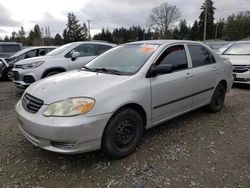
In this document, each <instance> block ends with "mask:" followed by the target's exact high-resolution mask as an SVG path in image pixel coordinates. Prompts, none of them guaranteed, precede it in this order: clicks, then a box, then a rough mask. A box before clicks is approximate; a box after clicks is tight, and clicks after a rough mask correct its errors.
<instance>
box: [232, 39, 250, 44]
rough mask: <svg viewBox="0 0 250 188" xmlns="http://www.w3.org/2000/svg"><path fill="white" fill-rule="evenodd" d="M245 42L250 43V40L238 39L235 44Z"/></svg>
mask: <svg viewBox="0 0 250 188" xmlns="http://www.w3.org/2000/svg"><path fill="white" fill-rule="evenodd" d="M245 43H250V40H244V41H237V42H235V43H234V44H245Z"/></svg>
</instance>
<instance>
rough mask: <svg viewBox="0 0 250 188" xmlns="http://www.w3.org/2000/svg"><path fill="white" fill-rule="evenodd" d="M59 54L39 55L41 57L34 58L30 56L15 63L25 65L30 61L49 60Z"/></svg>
mask: <svg viewBox="0 0 250 188" xmlns="http://www.w3.org/2000/svg"><path fill="white" fill-rule="evenodd" d="M55 57H57V56H39V57H32V58H28V59H23V60H20V61H18V62H17V63H15V64H16V65H25V64H30V63H34V62H37V61H48V60H50V59H54V58H55Z"/></svg>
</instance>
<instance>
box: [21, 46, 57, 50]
mask: <svg viewBox="0 0 250 188" xmlns="http://www.w3.org/2000/svg"><path fill="white" fill-rule="evenodd" d="M40 48H57V46H31V47H26V48H24V49H27V50H33V49H40Z"/></svg>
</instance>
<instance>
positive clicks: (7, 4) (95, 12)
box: [0, 0, 250, 37]
mask: <svg viewBox="0 0 250 188" xmlns="http://www.w3.org/2000/svg"><path fill="white" fill-rule="evenodd" d="M214 1H215V0H214ZM163 2H168V3H170V4H172V5H176V6H177V7H178V8H179V9H180V11H181V13H182V19H184V18H185V19H186V20H187V22H188V23H193V21H194V20H195V19H197V18H198V16H199V14H200V7H201V4H202V3H203V2H204V0H168V1H166V0H72V1H59V0H42V1H35V0H0V37H4V36H5V35H10V34H11V32H12V31H14V30H15V31H18V30H19V28H20V26H24V29H25V30H26V31H27V32H28V31H29V30H30V29H31V28H33V27H34V25H35V24H39V25H40V26H41V27H45V26H49V27H50V30H51V33H52V35H54V34H55V33H60V34H61V33H62V31H63V29H64V28H65V24H66V20H67V12H73V13H74V14H75V15H76V16H77V18H78V19H79V20H80V21H81V22H86V20H88V19H89V20H91V33H92V35H93V34H94V33H97V32H98V31H100V29H101V28H103V27H104V28H109V29H110V30H112V29H113V28H114V27H121V26H124V27H129V26H132V25H141V26H142V27H145V25H146V21H145V20H146V18H147V17H148V15H149V13H150V10H151V9H152V8H153V7H155V6H158V5H160V4H161V3H163ZM215 7H216V8H217V10H216V12H215V19H219V18H226V17H227V16H228V15H230V14H232V13H235V12H238V11H245V10H250V0H216V2H215Z"/></svg>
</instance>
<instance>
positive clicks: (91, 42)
mask: <svg viewBox="0 0 250 188" xmlns="http://www.w3.org/2000/svg"><path fill="white" fill-rule="evenodd" d="M68 44H70V43H68ZM71 44H75V45H79V44H102V45H107V46H112V47H115V46H117V45H116V44H113V43H107V42H99V41H79V42H71Z"/></svg>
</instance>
